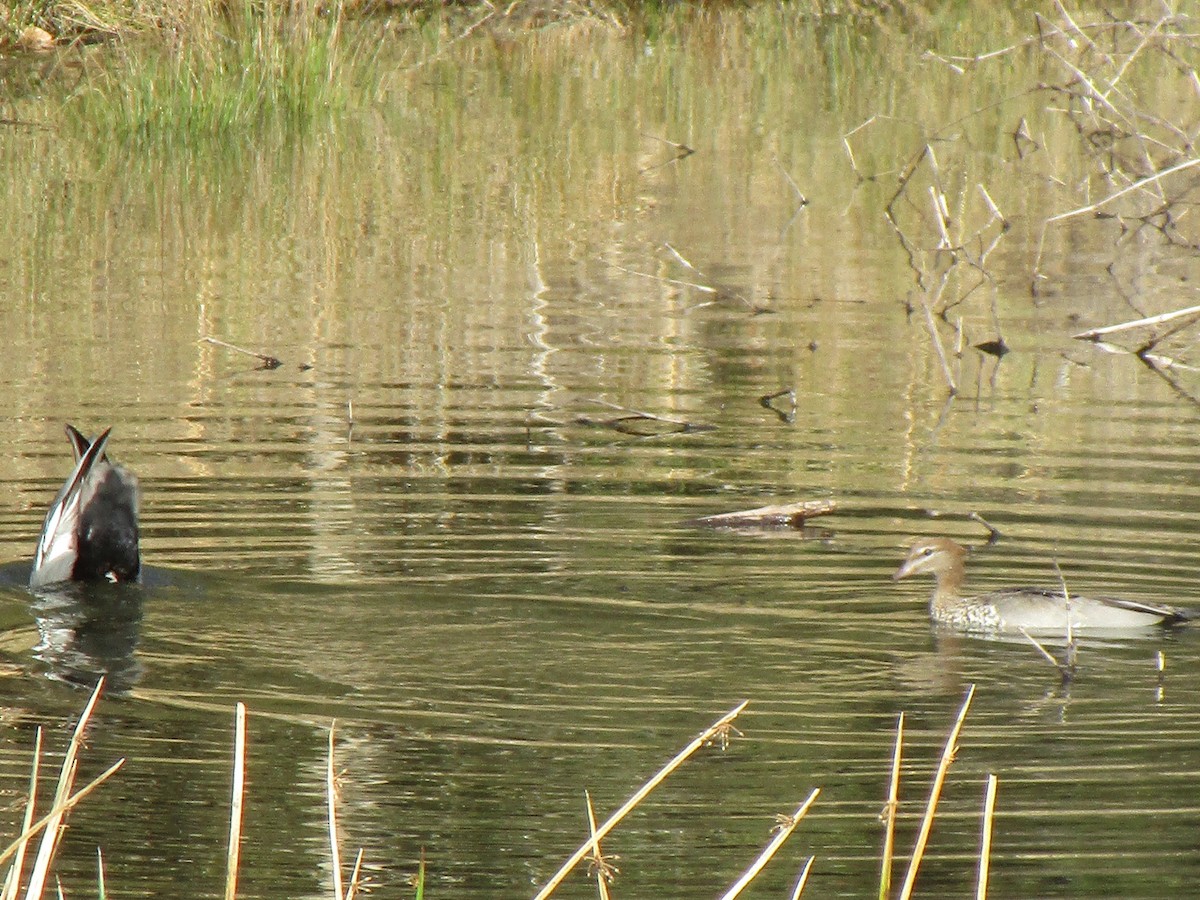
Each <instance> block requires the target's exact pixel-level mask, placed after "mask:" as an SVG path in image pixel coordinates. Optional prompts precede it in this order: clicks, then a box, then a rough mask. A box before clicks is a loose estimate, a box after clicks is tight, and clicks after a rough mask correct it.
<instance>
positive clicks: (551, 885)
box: [534, 700, 750, 900]
mask: <svg viewBox="0 0 1200 900" xmlns="http://www.w3.org/2000/svg"><path fill="white" fill-rule="evenodd" d="M749 703H750V701H749V700H743V701H742V702H741V703H739V704H738V705H737V706H735V707H734V708H733V709H731V710H730V711H729V712H727V713H726V714H725V715H723V716H722V717H721V718H719V719H717V721H715V722H714V723H713V724H712V725H710V726H709V727H708V728H706V729H705V730H704V731H703V732H701V733H700V734H699V735H697V736H696V738H695V739H694V740H692V742H691V743H690V744H688V745H687V746H686V747H684V748H683V749H682V750H680V751H679V752H678V753H677V754H675V756H674V757H673V758H672V759H671V761H670V762H668V763H667V764H666V765H665V766H663V767H662V768H661V769H659V770H658V772H657V773H655V775H654V776H653V777H652V778H651V779H650V780H649V781H647V782H646V783H645V784H643V785H642V786H641V787H640V788H638V789H637V791H636V792H634V794H633V796H632V797H630V798H629V799H628V800H626V801H625V803H624V804H623V805H622V806H621V808H620V809H618V810H617V811H616V812H615V813H613V814H612V815H611V816H609V817H608V819H607V820H606V821H605V822H604V824H603V825H601V826H600V827H599V828H597V829H596V833H595V834H594V835H592V836H591V837H590V838H588V839H587V840H586V841H584V843H583V846H581V847H580V848H579V849H578V850H576V851H575V852H574V853H572V854H571V856H570V857H569V858H568V859H567V861H566V862H565V863H563V864H562V866H561V867H560V868H559V870H558V871H557V872H555V873H554V875H553V877H551V879H550V880H549V881H548V882H546V885H545V887H543V888H542V889H541V890H540V891H538V893H537V895H536V896H535V897H534V900H545V898H546V897H549V896H550V895H551V894H553V893H554V891H555V889H557V888H558V886H559V885H560V884H562V881H563V879H564V878H566V877H567V875H568V874H570V872H571V870H572V869H574V868H575V866H577V865H578V864H579V861H580V860H581V859H583V858H584V857H585V856H586V855H587V854H588V853H590V852H591V851H592V850H593V849H594V848H595V847H596V846H597V844H598V843H599V842H600V839H601V838H603V837H604V836H605V835H606V834H608V833H609V832H610V831H612V830H613V829H614V828H616V827H617V825H618V824H619V823H620V822H621V820H622V819H624V818H625V817H626V816H627V815H629V813H630V812H631V811H632V810H633V808H634V807H636V806H637V805H638V804H639V803H641V802H642V801H643V800H644V799H646V796H647V795H648V794H649V793H650V792H651V791H653V790H654V789H655V788H656V787H658V786H659V784H661V783H662V782H663V780H664V779H665V778H666V777H667V776H668V775H670V774H671V773H672V772H674V771H675V770H676V769H678V768H679V767H680V766H681V765H683V763H684V762H685V761H686V760H687V758H688V757H689V756H691V755H692V754H693V753H695V752H696V751H697V750H699V749H700V748H701V747H703V746H704V745H705V744H707V743H708V742H709V741H711V740H713V739H714V738H718V737H721V736H724V735H727V734H728V730H729V727H730V723H731V722H732V721H733V720H734V719H736V718H737V717H738V715H739V714H740V713H741V711H742V710H744V709H745V708H746V707H747V706H748V705H749Z"/></svg>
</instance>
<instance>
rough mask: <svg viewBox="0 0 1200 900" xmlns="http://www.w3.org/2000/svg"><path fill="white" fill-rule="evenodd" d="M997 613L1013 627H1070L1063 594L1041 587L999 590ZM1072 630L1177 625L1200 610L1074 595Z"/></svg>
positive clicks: (1115, 598)
mask: <svg viewBox="0 0 1200 900" xmlns="http://www.w3.org/2000/svg"><path fill="white" fill-rule="evenodd" d="M992 596H993V597H994V598H995V599H994V602H995V606H996V610H997V611H998V612H999V613H1000V616H1001V618H1002V619H1003V620H1004V621H1005V623H1006V624H1007V625H1008V626H1009V627H1011V628H1025V629H1027V630H1034V631H1062V630H1063V629H1065V628H1066V624H1067V604H1066V602H1065V600H1064V598H1063V593H1062V591H1055V590H1050V589H1048V588H1039V587H1022V588H1008V589H1006V590H1001V591H996V592H995V594H993V595H992ZM1070 610H1071V627H1072V628H1105V629H1115V630H1122V629H1128V628H1148V627H1151V626H1154V625H1177V624H1180V623H1182V622H1186V621H1188V620H1190V619H1194V618H1197V617H1198V616H1200V611H1197V610H1192V609H1181V608H1179V607H1175V606H1167V605H1165V604H1158V603H1143V602H1141V601H1139V600H1126V599H1123V598H1121V597H1084V596H1080V595H1079V594H1072V595H1071V603H1070Z"/></svg>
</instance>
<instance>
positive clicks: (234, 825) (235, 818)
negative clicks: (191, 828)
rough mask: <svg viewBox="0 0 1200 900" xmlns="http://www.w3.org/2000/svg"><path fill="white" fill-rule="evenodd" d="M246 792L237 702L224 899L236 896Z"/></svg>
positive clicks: (242, 710) (242, 721) (242, 720)
mask: <svg viewBox="0 0 1200 900" xmlns="http://www.w3.org/2000/svg"><path fill="white" fill-rule="evenodd" d="M245 792H246V704H245V703H240V702H239V703H238V704H237V706H236V707H235V713H234V727H233V790H232V796H231V800H230V804H229V851H228V857H227V861H226V866H225V900H234V897H236V896H237V881H238V861H239V859H240V858H241V853H242V801H243V799H244V797H245Z"/></svg>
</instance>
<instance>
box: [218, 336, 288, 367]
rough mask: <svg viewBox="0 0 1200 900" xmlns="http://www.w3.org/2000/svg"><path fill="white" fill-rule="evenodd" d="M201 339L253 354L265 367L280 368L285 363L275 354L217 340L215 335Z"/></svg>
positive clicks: (247, 354)
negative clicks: (256, 351)
mask: <svg viewBox="0 0 1200 900" xmlns="http://www.w3.org/2000/svg"><path fill="white" fill-rule="evenodd" d="M200 340H202V341H204V342H205V343H208V344H215V345H216V346H218V347H224V348H225V349H226V350H232V351H234V352H235V353H244V354H246V356H253V357H254V358H255V359H257V360H258V361H259V362H261V363H262V367H263V368H264V369H278V368H279V367H280V366H282V365H283V362H282V361H281V360H279V359H277V358H276V357H274V356H268V355H267V354H266V353H255V352H254V351H253V350H247V349H246V348H245V347H238V346H236V345H235V344H229V343H226V342H225V341H221V340H217V338H215V337H205V338H201V339H200Z"/></svg>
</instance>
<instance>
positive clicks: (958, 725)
mask: <svg viewBox="0 0 1200 900" xmlns="http://www.w3.org/2000/svg"><path fill="white" fill-rule="evenodd" d="M974 696H975V685H971V686H970V687H969V688H968V689H967V696H966V698H965V699H964V700H963V705H962V709H960V710H959V712H958V718H957V719H956V720H955V722H954V727H953V728H951V729H950V734H949V736H948V737H947V738H946V746H945V749H943V750H942V759H941V762H939V763H938V768H937V774H936V775H934V778H933V787H931V788H930V790H929V802H928V803H927V804H926V806H925V815H924V817H923V818H922V819H921V830H920V831H919V832H918V833H917V843H916V846H914V847H913V854H912V859H911V860H909V863H908V872H907V873H906V874H905V876H904V885H903V886H902V887H901V888H900V900H908V898H909V897H911V896H912V892H913V888H914V887H915V886H916V883H917V871H918V870H919V869H920V867H921V858H922V857H923V856H924V855H925V845H926V844H928V843H929V832H930V831H932V830H933V817H934V815H935V814H936V812H937V804H938V799H939V798H940V797H941V794H942V784H943V783H944V782H945V780H946V772H948V771H949V769H950V764H951V763H952V762H954V754H955V752H956V751H957V750H958V733H959V732H960V731H961V730H962V726H963V721H964V720H965V719H966V718H967V710H968V709H969V708H970V706H971V698H972V697H974Z"/></svg>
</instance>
